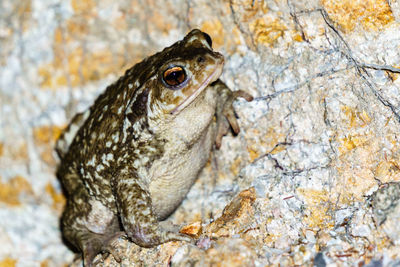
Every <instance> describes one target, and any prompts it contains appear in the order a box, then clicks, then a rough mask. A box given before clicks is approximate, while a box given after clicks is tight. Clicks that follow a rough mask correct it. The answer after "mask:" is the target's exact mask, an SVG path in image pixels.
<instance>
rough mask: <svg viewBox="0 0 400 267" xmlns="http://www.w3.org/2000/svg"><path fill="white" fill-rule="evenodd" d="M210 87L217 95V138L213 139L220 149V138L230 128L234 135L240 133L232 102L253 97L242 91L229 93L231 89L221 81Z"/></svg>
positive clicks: (248, 99)
mask: <svg viewBox="0 0 400 267" xmlns="http://www.w3.org/2000/svg"><path fill="white" fill-rule="evenodd" d="M211 86H212V87H213V89H214V90H216V91H217V93H218V102H217V108H216V117H217V136H216V139H215V145H216V147H217V148H220V147H221V142H222V137H223V136H224V135H226V134H227V133H228V131H229V128H230V127H232V130H233V132H234V133H235V134H238V133H239V131H240V128H239V125H238V122H237V120H236V116H235V110H234V108H233V106H232V103H233V101H234V100H235V99H236V98H238V97H242V98H244V99H246V100H247V101H252V100H253V96H251V95H250V94H248V93H246V92H245V91H242V90H238V91H231V89H229V87H228V86H227V85H226V84H225V83H223V82H222V81H221V80H217V81H216V82H214V83H213V84H212V85H211Z"/></svg>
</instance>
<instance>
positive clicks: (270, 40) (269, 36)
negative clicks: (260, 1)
mask: <svg viewBox="0 0 400 267" xmlns="http://www.w3.org/2000/svg"><path fill="white" fill-rule="evenodd" d="M249 27H250V31H251V32H252V33H253V35H254V40H255V41H256V43H257V44H263V45H265V46H274V45H275V43H276V42H277V40H278V38H279V37H282V36H283V34H284V32H285V31H286V30H287V27H286V26H285V25H284V24H283V23H282V21H280V20H278V19H272V18H265V19H264V18H258V19H256V20H254V21H252V22H251V23H250V25H249Z"/></svg>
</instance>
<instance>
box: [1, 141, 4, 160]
mask: <svg viewBox="0 0 400 267" xmlns="http://www.w3.org/2000/svg"><path fill="white" fill-rule="evenodd" d="M3 153H4V144H3V143H0V157H1V156H3Z"/></svg>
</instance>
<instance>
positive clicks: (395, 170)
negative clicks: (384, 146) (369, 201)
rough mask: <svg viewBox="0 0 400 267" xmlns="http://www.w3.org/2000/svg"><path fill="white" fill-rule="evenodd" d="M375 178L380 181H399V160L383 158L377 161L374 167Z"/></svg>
mask: <svg viewBox="0 0 400 267" xmlns="http://www.w3.org/2000/svg"><path fill="white" fill-rule="evenodd" d="M374 174H375V178H376V179H378V180H379V181H381V182H382V183H388V182H399V181H400V166H399V160H384V161H381V162H379V164H378V166H377V167H376V169H375V172H374Z"/></svg>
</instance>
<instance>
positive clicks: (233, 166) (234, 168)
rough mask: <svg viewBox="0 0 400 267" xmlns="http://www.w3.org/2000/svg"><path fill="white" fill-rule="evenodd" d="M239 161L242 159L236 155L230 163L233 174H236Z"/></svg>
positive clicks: (238, 168)
mask: <svg viewBox="0 0 400 267" xmlns="http://www.w3.org/2000/svg"><path fill="white" fill-rule="evenodd" d="M241 163H242V159H241V158H240V157H238V158H236V159H235V161H234V162H233V164H232V165H231V172H232V173H233V175H234V176H236V175H238V173H239V170H240V164H241Z"/></svg>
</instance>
